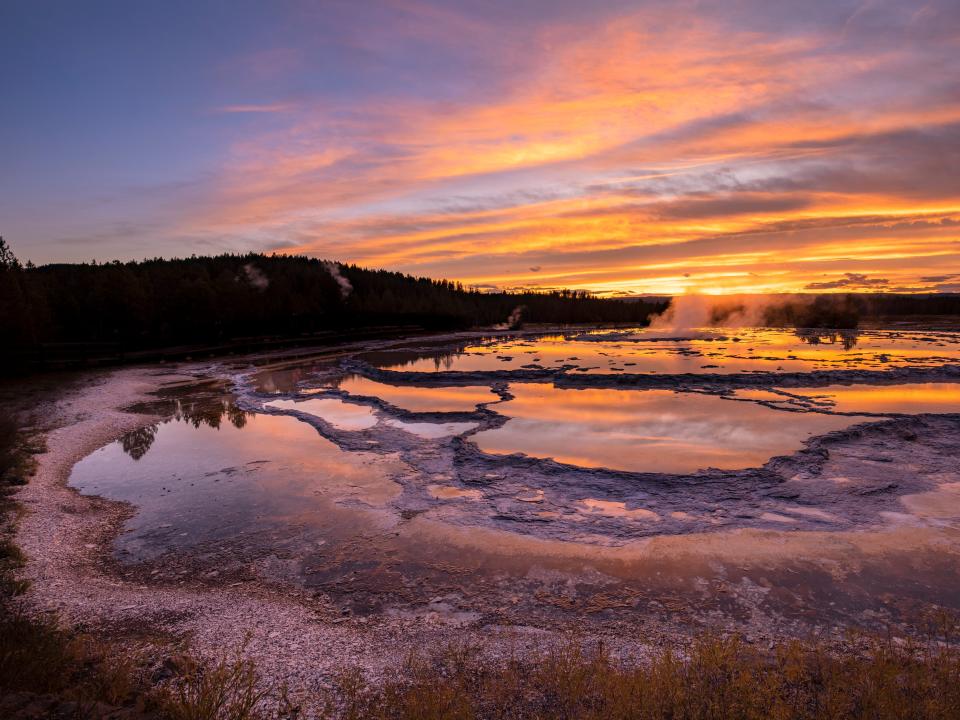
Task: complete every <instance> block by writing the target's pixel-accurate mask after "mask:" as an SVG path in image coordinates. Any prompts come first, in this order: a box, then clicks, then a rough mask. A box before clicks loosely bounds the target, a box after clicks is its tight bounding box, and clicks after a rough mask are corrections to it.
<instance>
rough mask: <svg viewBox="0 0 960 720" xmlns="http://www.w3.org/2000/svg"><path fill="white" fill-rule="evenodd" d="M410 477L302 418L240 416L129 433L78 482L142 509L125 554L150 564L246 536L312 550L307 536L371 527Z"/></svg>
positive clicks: (187, 419) (87, 465)
mask: <svg viewBox="0 0 960 720" xmlns="http://www.w3.org/2000/svg"><path fill="white" fill-rule="evenodd" d="M401 470H403V466H402V464H401V463H400V462H399V461H398V460H397V459H396V458H395V457H391V456H383V455H373V454H368V453H361V452H344V451H343V450H341V449H340V448H338V447H337V446H336V445H335V444H333V443H332V442H330V441H329V440H326V439H325V438H323V437H321V436H320V435H319V434H318V433H317V431H316V430H315V429H314V428H312V427H311V426H310V425H308V424H306V423H304V422H301V421H299V420H297V419H295V418H293V417H285V416H280V415H261V414H253V413H244V412H242V411H239V412H238V411H236V410H234V411H233V412H232V413H231V414H230V417H229V421H228V418H227V416H225V415H224V416H222V417H221V416H220V415H218V414H217V413H210V412H206V413H204V414H203V415H199V414H198V415H191V416H182V417H181V418H180V419H175V420H170V421H168V422H164V423H160V424H158V425H153V426H149V427H146V428H143V429H141V430H138V431H136V432H133V433H129V434H128V435H126V436H124V437H123V438H121V439H120V440H117V441H116V442H113V443H110V444H109V445H106V446H105V447H103V448H100V449H99V450H97V451H96V452H94V453H92V454H90V455H88V456H87V457H86V458H84V459H83V460H81V461H80V462H78V463H77V464H76V465H75V466H74V468H73V472H72V473H71V475H70V485H71V486H72V487H75V488H77V489H78V490H80V491H81V492H82V493H84V494H92V495H102V496H104V497H107V498H110V499H112V500H120V501H124V502H128V503H131V504H133V505H135V506H136V508H137V512H136V514H135V515H134V516H133V517H132V518H131V519H130V520H128V521H127V524H126V532H125V533H124V535H123V536H122V537H121V539H120V543H119V544H120V547H119V549H120V552H121V553H122V554H124V555H127V556H131V557H133V558H135V559H138V560H143V559H149V558H151V557H154V556H156V555H159V554H162V553H164V552H170V551H176V550H178V549H182V548H187V547H193V546H197V545H209V544H210V543H212V542H218V541H227V540H236V539H237V538H240V537H241V536H248V537H249V538H255V537H259V538H260V543H261V544H267V543H264V537H271V538H273V540H274V544H275V545H276V544H277V541H278V540H279V539H280V538H283V542H281V543H279V544H281V545H282V544H292V545H293V546H295V547H296V548H298V549H299V550H300V551H302V548H300V543H301V542H302V541H303V540H304V539H310V538H315V537H318V536H327V535H337V536H339V535H343V534H344V533H345V532H347V530H346V529H345V528H349V527H352V526H355V525H357V523H358V522H361V520H360V519H359V518H358V515H357V513H358V512H359V511H358V510H357V509H356V508H366V509H368V510H370V511H373V510H375V509H377V508H381V507H383V506H384V504H385V503H387V502H388V501H389V500H391V499H393V498H395V497H396V496H397V495H398V494H399V492H400V487H399V486H398V485H397V484H396V483H394V482H393V481H392V480H391V479H390V477H391V476H392V475H393V474H396V473H397V472H399V471H401ZM350 506H353V508H354V509H352V510H350V509H348V508H349V507H350ZM376 522H377V520H376V517H375V516H374V515H370V514H369V513H368V514H367V515H366V516H365V517H364V518H363V520H362V524H365V525H376Z"/></svg>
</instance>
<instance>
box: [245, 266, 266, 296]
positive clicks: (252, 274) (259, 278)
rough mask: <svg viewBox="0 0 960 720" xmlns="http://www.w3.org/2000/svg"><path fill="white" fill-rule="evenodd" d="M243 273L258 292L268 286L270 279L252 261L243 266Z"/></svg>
mask: <svg viewBox="0 0 960 720" xmlns="http://www.w3.org/2000/svg"><path fill="white" fill-rule="evenodd" d="M243 274H244V275H246V276H247V282H248V283H250V285H251V287H253V288H256V289H257V290H259V291H260V292H263V291H264V290H266V289H267V288H268V287H270V279H269V278H268V277H267V276H266V275H264V274H263V271H262V270H261V269H260V268H258V267H257V266H256V265H254V264H253V263H247V264H246V265H244V266H243Z"/></svg>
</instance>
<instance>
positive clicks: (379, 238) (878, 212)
mask: <svg viewBox="0 0 960 720" xmlns="http://www.w3.org/2000/svg"><path fill="white" fill-rule="evenodd" d="M398 7H400V8H401V9H402V10H404V11H405V12H408V13H412V14H413V15H414V16H415V17H417V18H420V19H421V20H423V21H424V22H426V26H424V25H422V24H415V25H413V26H411V32H413V30H417V31H418V33H417V36H418V37H419V38H420V39H422V40H423V41H424V42H449V38H448V36H446V35H445V34H444V33H443V32H442V30H443V28H444V27H446V28H454V27H455V28H458V30H459V31H461V32H462V33H463V35H464V37H466V38H467V41H469V42H471V43H473V44H474V45H477V44H481V43H490V47H489V48H488V49H487V52H489V53H496V52H498V50H499V49H500V48H499V46H498V45H497V38H496V30H497V29H496V28H495V27H491V26H489V25H487V24H485V23H483V22H479V21H476V20H475V19H472V18H465V17H464V16H463V15H462V14H458V13H455V12H453V11H449V10H442V11H441V10H439V9H437V8H435V7H431V6H429V5H425V4H414V3H407V4H398ZM859 21H860V19H859V18H850V19H849V20H848V23H847V27H846V28H845V29H844V35H843V37H842V38H840V39H838V38H837V37H833V36H829V35H823V34H815V33H813V34H808V35H804V34H795V35H794V36H790V37H787V36H782V35H780V36H774V35H772V34H764V33H761V32H758V31H756V30H752V31H747V30H741V31H732V30H730V28H729V27H728V26H721V25H720V24H718V23H717V22H716V20H710V19H708V18H697V17H696V16H692V15H689V14H687V13H685V12H682V11H681V10H676V9H665V10H658V11H644V12H640V13H635V14H631V15H626V16H621V17H613V18H604V19H603V20H602V21H601V22H599V23H598V24H597V25H596V26H593V27H590V28H587V29H585V28H584V27H583V26H582V25H581V24H575V25H574V24H570V25H565V24H563V23H562V22H557V23H555V24H553V25H548V26H545V27H541V28H538V30H537V31H536V32H535V33H534V34H533V36H532V37H530V38H529V40H528V42H527V43H526V44H525V46H524V51H523V52H522V53H521V54H520V56H519V60H518V70H517V73H516V76H515V77H511V78H510V79H509V80H508V81H506V80H504V79H503V78H497V82H496V83H493V84H492V87H491V88H490V89H489V90H488V91H486V92H481V93H478V95H477V97H475V98H470V97H467V98H465V99H457V100H447V101H443V102H441V101H435V100H434V101H428V100H423V99H417V100H413V99H410V98H408V97H404V96H403V95H402V94H399V93H398V94H397V95H396V96H395V97H383V96H380V97H376V98H372V99H369V100H367V101H365V102H364V103H362V104H360V105H357V106H343V105H337V104H330V103H327V102H315V103H307V104H305V105H304V106H297V107H296V108H293V107H290V108H287V107H286V106H284V110H283V112H289V113H290V115H291V116H292V120H293V121H292V123H291V124H290V125H289V126H288V127H286V128H285V129H283V130H280V131H276V130H274V131H271V132H269V133H265V134H263V135H261V136H258V137H254V138H250V139H248V140H246V141H244V142H242V143H237V144H236V145H235V146H234V147H233V152H232V156H231V159H230V160H229V162H228V163H227V164H226V166H225V168H224V170H223V173H222V176H221V178H220V181H219V184H218V194H217V197H216V198H215V201H214V202H213V203H211V204H210V205H208V206H207V207H206V209H205V211H204V212H203V213H202V214H201V215H198V216H196V217H191V218H189V220H188V222H187V223H186V226H185V228H186V229H187V230H191V231H196V230H197V229H198V228H202V229H203V230H204V231H207V232H218V233H230V232H243V233H247V234H249V233H253V234H255V235H257V236H260V237H263V238H264V241H265V242H269V243H271V244H272V245H273V246H275V247H278V248H281V249H282V250H283V251H285V252H303V253H310V254H316V255H320V256H324V257H333V258H336V259H339V260H343V261H355V262H360V263H364V264H368V265H376V266H385V267H390V268H398V269H401V270H408V271H411V272H417V273H424V274H433V275H438V276H445V277H451V278H454V279H458V280H462V281H464V282H468V283H476V284H499V285H519V284H525V285H540V286H556V285H566V286H570V287H578V288H579V287H582V288H589V289H593V290H596V291H599V292H606V293H613V292H623V291H642V292H680V291H685V290H691V291H692V290H696V291H700V292H703V291H714V292H720V291H729V292H750V291H792V290H798V289H801V288H803V287H805V286H807V285H811V284H821V285H826V284H828V283H830V282H831V281H830V280H823V279H822V278H823V275H824V274H825V273H832V275H831V277H841V276H844V273H852V274H854V275H857V274H860V275H864V276H867V275H869V273H872V272H877V271H881V272H883V273H885V274H884V277H885V278H887V279H889V281H890V282H889V283H886V284H885V287H891V288H893V287H913V286H917V282H918V278H920V277H921V276H922V275H925V274H926V275H933V274H936V271H938V270H942V269H943V267H945V266H948V265H952V266H953V267H958V259H960V249H958V240H957V238H958V225H957V217H958V216H960V182H958V180H957V178H956V172H955V167H956V160H958V159H960V158H958V157H957V155H958V152H960V151H958V150H957V147H958V142H960V100H958V98H957V97H956V95H955V93H954V94H938V93H935V92H933V93H930V94H929V96H927V97H919V98H918V96H917V94H916V93H915V92H911V93H906V94H904V98H903V100H900V99H898V95H897V94H896V93H895V92H894V91H893V89H894V88H896V87H901V86H903V84H904V82H906V81H905V79H904V78H905V77H907V76H908V75H909V71H910V68H911V67H913V65H914V64H916V63H918V62H920V61H921V60H923V57H924V55H923V53H924V49H923V48H921V47H913V48H911V47H904V48H895V49H883V50H878V49H877V48H875V47H863V46H861V45H857V44H856V43H854V42H852V41H851V40H850V39H849V36H850V27H851V26H852V25H853V24H855V22H859ZM431 23H432V24H431ZM425 28H429V29H431V30H432V31H428V30H427V29H425ZM908 40H910V39H909V38H908ZM916 42H919V40H916ZM513 51H515V49H511V52H513ZM911 53H912V54H911ZM918 58H919V59H918ZM937 60H938V58H937V57H936V56H934V57H933V58H932V60H931V62H932V63H933V65H936V64H937V63H936V61H937ZM875 87H888V88H889V94H888V95H886V96H884V95H883V93H878V92H876V91H874V90H873V88H875ZM232 107H234V108H235V109H234V110H233V111H236V112H278V110H268V109H266V108H268V107H273V106H263V109H253V108H259V107H260V106H232ZM224 110H225V111H230V110H227V109H224ZM891 262H896V263H898V264H899V266H898V268H896V272H890V269H891V266H890V263H891ZM531 267H537V268H539V269H538V270H537V271H536V272H532V271H531V270H530V269H529V268H531ZM928 285H929V283H928ZM837 287H841V286H837ZM825 289H826V288H825Z"/></svg>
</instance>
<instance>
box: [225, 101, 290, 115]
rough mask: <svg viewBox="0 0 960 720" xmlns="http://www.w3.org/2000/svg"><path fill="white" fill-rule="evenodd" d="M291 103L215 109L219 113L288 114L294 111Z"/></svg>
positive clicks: (230, 106)
mask: <svg viewBox="0 0 960 720" xmlns="http://www.w3.org/2000/svg"><path fill="white" fill-rule="evenodd" d="M296 107H297V106H296V105H294V104H293V103H270V104H266V105H223V106H221V107H218V108H217V109H216V111H217V112H221V113H288V112H292V111H293V110H295V109H296Z"/></svg>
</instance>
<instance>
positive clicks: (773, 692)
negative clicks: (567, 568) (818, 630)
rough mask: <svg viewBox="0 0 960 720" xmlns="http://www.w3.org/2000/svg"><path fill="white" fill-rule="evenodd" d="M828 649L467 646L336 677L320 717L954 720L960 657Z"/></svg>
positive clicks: (881, 648)
mask: <svg viewBox="0 0 960 720" xmlns="http://www.w3.org/2000/svg"><path fill="white" fill-rule="evenodd" d="M862 642H866V646H865V647H864V648H863V651H862V652H859V653H856V654H854V653H851V654H849V655H843V656H838V655H836V654H834V653H830V652H827V651H826V650H825V649H823V648H822V647H820V646H817V645H813V644H804V643H799V642H798V643H791V644H788V645H784V646H781V647H779V648H776V649H775V650H774V651H773V652H771V653H760V652H759V651H757V650H756V649H754V648H752V647H750V646H747V645H745V644H743V643H742V642H741V641H740V640H738V639H736V638H709V639H703V640H700V641H699V642H697V643H695V644H694V645H693V647H692V648H691V649H690V651H689V653H688V656H687V657H685V658H681V657H679V656H678V655H677V654H675V653H671V652H663V653H661V654H659V655H657V656H655V657H653V658H652V659H651V660H650V661H649V662H647V663H643V664H639V665H632V666H624V665H622V664H620V663H617V662H615V661H614V659H613V658H612V657H611V656H610V655H609V653H607V652H606V651H605V650H604V649H603V648H602V647H594V648H593V649H589V650H588V649H586V648H584V646H583V645H581V644H578V643H570V644H568V645H565V646H563V647H560V648H558V649H555V650H551V651H549V652H547V653H546V654H545V655H543V656H542V657H541V658H538V659H536V660H535V661H533V662H519V661H515V660H514V661H510V662H508V663H506V664H504V665H502V666H499V667H496V668H491V667H490V666H489V665H488V664H487V663H485V662H484V661H483V660H482V657H481V656H480V655H479V654H478V653H477V652H475V651H471V650H463V649H460V650H456V651H452V652H450V653H447V654H446V655H444V656H443V657H440V658H435V659H433V660H430V661H425V660H417V659H415V660H412V661H411V662H410V663H409V664H408V667H407V668H405V671H404V672H403V673H402V674H400V675H398V676H397V677H396V678H395V679H393V680H390V681H387V682H385V683H379V684H376V685H372V684H369V683H367V682H365V681H363V679H362V678H361V677H360V676H359V674H357V673H348V674H345V675H344V676H343V677H342V678H341V680H340V682H339V684H338V696H339V697H338V699H337V700H336V701H335V702H333V703H331V704H330V705H329V706H328V709H327V717H330V718H342V719H344V720H361V719H363V720H381V719H382V720H441V719H442V720H479V719H481V718H484V719H486V718H489V719H491V720H493V719H503V720H508V719H509V720H519V719H521V718H523V719H530V720H540V719H542V720H546V719H548V718H549V719H550V720H555V719H556V720H601V719H602V720H662V719H670V720H687V719H689V720H726V719H727V718H744V719H746V720H752V719H755V720H767V719H773V720H793V719H797V720H800V719H806V718H818V719H819V718H828V719H832V720H840V719H841V718H842V719H844V720H846V719H857V720H860V719H862V720H867V719H868V718H869V719H870V720H888V719H889V720H895V719H896V720H900V719H917V720H920V719H923V720H932V719H934V718H936V719H944V720H946V719H947V718H951V719H955V718H958V717H960V654H958V653H957V651H956V650H953V649H949V648H947V647H944V646H942V645H940V644H938V643H936V642H933V641H931V642H928V643H925V644H923V645H916V646H912V647H902V646H899V645H897V644H895V643H892V642H884V641H880V640H872V641H861V644H862Z"/></svg>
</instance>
